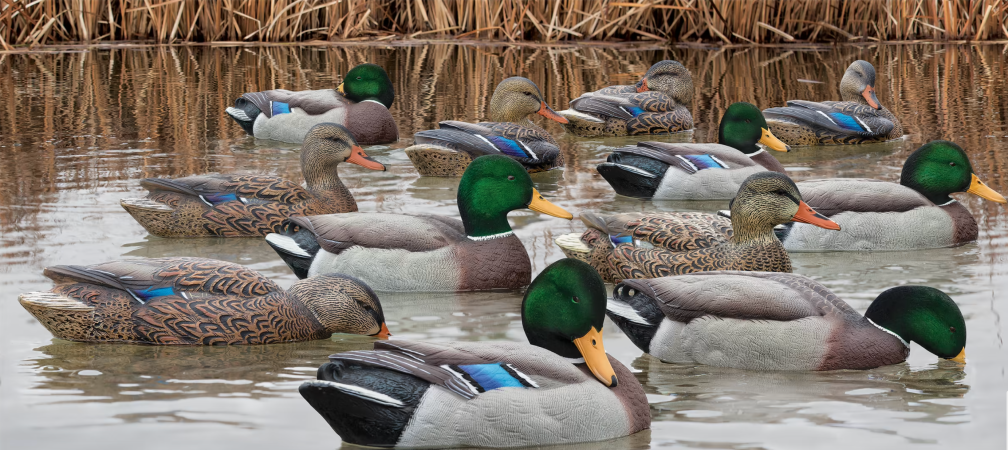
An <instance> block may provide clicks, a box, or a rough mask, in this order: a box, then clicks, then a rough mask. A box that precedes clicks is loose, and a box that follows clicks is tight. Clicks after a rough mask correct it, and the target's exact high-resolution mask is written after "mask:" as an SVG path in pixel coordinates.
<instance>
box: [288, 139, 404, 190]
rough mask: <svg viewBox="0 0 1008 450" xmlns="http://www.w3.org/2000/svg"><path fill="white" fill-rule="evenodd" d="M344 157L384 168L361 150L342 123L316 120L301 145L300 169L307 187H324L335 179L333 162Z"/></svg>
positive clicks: (366, 166) (376, 168)
mask: <svg viewBox="0 0 1008 450" xmlns="http://www.w3.org/2000/svg"><path fill="white" fill-rule="evenodd" d="M344 161H345V162H349V163H353V164H357V165H359V166H361V167H365V168H368V169H372V170H385V166H384V165H382V163H380V162H378V161H375V160H373V159H371V158H370V157H369V156H368V155H367V154H365V153H364V150H363V149H361V148H360V146H359V145H357V141H356V140H354V137H353V135H352V134H350V130H347V129H346V128H345V127H343V125H339V124H335V123H320V124H318V125H315V126H314V127H312V128H311V129H310V130H308V134H306V135H305V140H304V144H302V146H301V172H302V173H303V174H304V177H305V182H306V183H307V184H308V188H309V189H320V188H325V187H326V185H327V184H328V183H333V182H335V181H338V180H339V178H338V177H337V175H336V166H337V165H339V164H340V163H342V162H344Z"/></svg>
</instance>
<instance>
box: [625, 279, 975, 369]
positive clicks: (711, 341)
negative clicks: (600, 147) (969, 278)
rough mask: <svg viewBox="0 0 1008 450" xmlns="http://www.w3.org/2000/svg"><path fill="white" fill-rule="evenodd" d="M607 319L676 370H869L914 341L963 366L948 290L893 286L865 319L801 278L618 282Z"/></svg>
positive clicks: (959, 327)
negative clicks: (700, 366)
mask: <svg viewBox="0 0 1008 450" xmlns="http://www.w3.org/2000/svg"><path fill="white" fill-rule="evenodd" d="M608 314H609V318H611V319H612V320H613V322H614V323H615V324H616V325H618V326H619V327H620V329H622V330H623V333H624V334H626V335H627V337H629V338H630V340H631V341H633V343H634V344H636V345H637V347H639V348H640V349H641V350H643V351H645V352H647V353H649V354H651V355H653V356H655V357H656V358H658V359H660V360H662V361H665V362H672V363H687V364H692V363H700V364H707V365H712V366H721V367H735V368H739V369H752V370H838V369H872V368H875V367H880V366H886V365H890V364H897V363H901V362H903V361H905V360H906V358H907V356H908V355H909V354H910V342H916V343H917V344H919V345H920V346H922V347H924V349H926V350H927V351H929V352H931V353H934V354H935V355H937V356H938V357H940V358H945V359H951V360H954V361H956V362H960V363H964V362H965V361H966V321H965V320H964V319H963V315H962V312H961V311H959V307H958V306H957V305H956V304H955V302H953V301H952V299H951V298H949V296H948V295H946V294H945V293H944V292H942V291H939V290H937V289H934V288H931V287H927V286H899V287H894V288H890V289H888V290H886V291H884V292H882V293H881V294H879V296H878V297H877V298H876V299H875V301H873V302H872V303H871V305H870V306H868V310H867V311H865V314H864V316H862V315H861V314H858V312H857V311H855V310H854V308H851V307H850V306H849V305H848V304H847V303H845V302H844V301H843V300H841V299H840V298H838V297H837V296H836V294H834V293H832V292H830V291H829V289H827V288H826V287H825V286H823V285H821V284H819V283H817V282H815V281H814V280H812V279H810V278H806V277H803V276H801V275H792V274H784V273H768V272H702V273H695V274H689V275H680V276H675V277H665V278H654V279H649V280H623V282H621V283H619V284H618V285H616V289H615V290H614V291H613V300H610V302H609V306H608Z"/></svg>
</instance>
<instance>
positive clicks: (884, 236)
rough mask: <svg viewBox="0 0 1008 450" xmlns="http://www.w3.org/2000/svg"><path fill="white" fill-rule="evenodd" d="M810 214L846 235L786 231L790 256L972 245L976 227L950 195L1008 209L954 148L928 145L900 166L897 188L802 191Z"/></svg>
mask: <svg viewBox="0 0 1008 450" xmlns="http://www.w3.org/2000/svg"><path fill="white" fill-rule="evenodd" d="M798 188H799V189H801V192H802V195H803V196H804V198H805V200H806V201H807V202H808V204H809V206H811V207H813V208H815V210H816V211H819V212H820V213H822V214H823V215H824V216H827V217H829V218H830V219H832V220H833V221H834V222H836V223H838V224H840V226H841V227H842V228H843V229H842V230H841V231H839V232H828V233H823V232H821V230H819V229H817V228H814V227H809V226H806V225H803V224H795V223H789V224H785V225H784V226H783V227H781V228H779V229H778V230H777V235H778V237H780V239H781V241H783V243H784V248H786V249H788V250H791V251H822V250H842V251H862V250H912V249H923V248H939V247H952V246H956V245H961V244H965V243H967V242H972V241H975V240H976V238H977V234H978V229H977V223H976V220H975V219H974V218H973V215H972V214H970V212H969V210H968V209H966V207H965V206H963V205H962V203H959V202H958V201H956V200H955V199H953V198H952V197H949V194H952V193H956V192H969V193H971V194H975V195H977V196H979V197H982V198H984V199H987V200H990V201H994V202H998V203H1005V202H1006V200H1005V198H1004V196H1002V195H1001V194H999V193H997V192H996V191H994V190H993V189H991V188H989V187H987V185H986V184H984V182H983V181H980V178H978V177H977V176H976V174H975V173H973V167H972V165H970V160H969V157H968V156H967V155H966V152H965V151H963V149H962V148H961V147H959V146H958V145H956V144H955V143H952V142H949V141H931V142H929V143H927V144H924V145H923V146H921V148H919V149H917V150H916V151H914V152H913V153H912V154H911V155H910V157H909V158H907V160H906V162H905V163H904V164H903V172H902V174H901V176H900V182H899V183H898V184H897V183H890V182H886V181H880V180H865V179H847V178H833V179H828V180H813V181H803V182H801V183H798Z"/></svg>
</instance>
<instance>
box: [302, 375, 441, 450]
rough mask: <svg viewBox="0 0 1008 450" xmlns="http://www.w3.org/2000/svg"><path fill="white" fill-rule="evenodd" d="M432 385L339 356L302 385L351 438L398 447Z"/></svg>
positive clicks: (330, 420) (321, 411)
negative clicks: (341, 358)
mask: <svg viewBox="0 0 1008 450" xmlns="http://www.w3.org/2000/svg"><path fill="white" fill-rule="evenodd" d="M429 387H430V383H428V382H426V381H424V380H421V379H419V378H416V377H413V376H411V375H408V374H405V373H402V372H397V371H394V370H389V369H384V368H380V367H374V366H368V365H363V364H355V363H352V362H347V361H341V360H337V361H334V362H327V363H325V364H323V365H322V366H321V367H319V370H318V379H317V380H312V381H306V382H304V383H302V384H301V387H300V388H298V391H299V392H300V393H301V396H302V397H304V399H305V400H307V401H308V404H310V405H311V406H312V408H315V411H317V412H318V413H319V414H320V415H321V416H322V418H324V419H325V420H326V422H328V423H329V426H330V427H332V429H333V431H335V432H336V434H339V436H340V438H341V439H343V440H344V441H345V442H349V443H351V444H356V445H367V446H374V447H392V446H395V445H396V444H397V443H398V441H399V438H400V436H401V435H402V433H403V431H404V430H405V429H406V426H407V425H408V424H409V422H410V418H411V417H412V416H413V413H414V412H415V411H416V408H417V406H418V405H419V404H420V400H421V399H422V398H423V396H424V394H425V393H426V392H427V389H428V388H429Z"/></svg>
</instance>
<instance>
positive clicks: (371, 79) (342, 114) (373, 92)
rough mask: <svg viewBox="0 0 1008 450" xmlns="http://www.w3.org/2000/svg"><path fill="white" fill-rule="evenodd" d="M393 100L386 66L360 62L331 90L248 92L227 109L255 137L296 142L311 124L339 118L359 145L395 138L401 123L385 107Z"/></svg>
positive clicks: (393, 94) (297, 142) (383, 142)
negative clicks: (398, 123) (398, 124)
mask: <svg viewBox="0 0 1008 450" xmlns="http://www.w3.org/2000/svg"><path fill="white" fill-rule="evenodd" d="M394 100H395V89H393V87H392V80H390V79H389V76H388V74H387V73H386V72H385V69H383V68H381V66H378V65H375V64H361V65H359V66H357V67H354V68H353V69H350V71H349V72H347V74H346V77H344V78H343V83H341V84H340V85H339V87H338V88H336V89H335V90H333V89H320V90H314V91H288V90H286V89H273V90H269V91H262V92H247V93H245V94H242V96H241V97H239V98H238V99H237V100H235V105H234V106H231V107H228V108H227V111H226V112H227V114H228V115H229V116H231V118H232V119H234V120H235V122H238V125H241V127H242V129H243V130H245V132H246V133H248V134H250V135H252V136H255V137H256V138H259V139H272V140H275V141H282V142H290V143H292V144H300V143H301V142H302V141H303V140H304V138H305V135H306V134H307V133H308V130H310V129H311V128H312V127H313V126H315V125H318V124H320V123H338V124H340V125H343V126H344V127H346V128H347V129H348V130H350V132H351V133H353V137H354V138H355V139H356V140H357V142H359V143H361V144H363V145H371V144H388V143H390V142H395V141H397V140H399V127H398V126H397V125H396V122H395V119H394V118H393V117H392V113H390V112H389V108H391V107H392V102H393V101H394Z"/></svg>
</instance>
